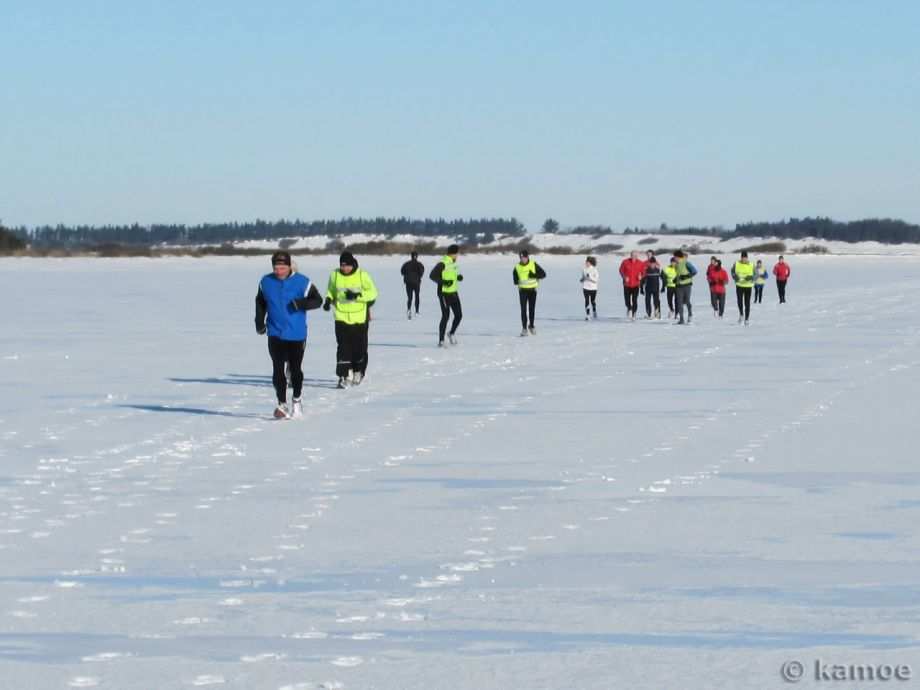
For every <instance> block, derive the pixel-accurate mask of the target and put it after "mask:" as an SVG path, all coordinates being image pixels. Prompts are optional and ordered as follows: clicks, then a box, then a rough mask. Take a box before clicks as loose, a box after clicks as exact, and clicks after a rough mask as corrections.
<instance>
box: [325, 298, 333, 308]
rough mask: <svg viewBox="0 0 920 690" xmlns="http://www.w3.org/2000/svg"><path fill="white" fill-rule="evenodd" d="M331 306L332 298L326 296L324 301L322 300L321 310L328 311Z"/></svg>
mask: <svg viewBox="0 0 920 690" xmlns="http://www.w3.org/2000/svg"><path fill="white" fill-rule="evenodd" d="M331 307H332V300H331V299H330V298H328V297H327V298H326V301H325V302H323V311H329V309H330V308H331Z"/></svg>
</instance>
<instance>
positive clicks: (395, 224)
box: [15, 217, 525, 248]
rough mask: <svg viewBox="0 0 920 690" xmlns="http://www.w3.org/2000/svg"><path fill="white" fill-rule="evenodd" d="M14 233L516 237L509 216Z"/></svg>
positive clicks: (165, 240)
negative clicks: (466, 218)
mask: <svg viewBox="0 0 920 690" xmlns="http://www.w3.org/2000/svg"><path fill="white" fill-rule="evenodd" d="M15 234H16V235H17V236H19V237H20V238H22V239H23V240H24V241H26V242H29V243H30V244H32V246H34V247H63V248H73V247H86V246H93V245H100V244H124V245H138V246H153V245H158V244H170V245H202V244H207V245H214V244H223V243H226V242H236V241H241V240H273V241H274V240H279V241H280V240H283V239H285V238H290V237H317V236H327V237H339V236H342V235H355V234H368V235H383V236H384V237H387V238H392V237H395V236H396V235H414V236H417V237H437V236H438V235H446V236H448V237H454V238H457V239H458V240H463V241H470V242H472V241H477V242H479V243H489V242H492V241H493V240H494V238H495V236H496V235H500V236H513V237H522V236H523V235H524V234H525V230H524V226H523V225H522V224H521V223H520V222H519V221H518V220H517V219H515V218H481V219H468V220H445V219H443V218H437V219H431V218H426V219H424V220H413V219H411V218H405V217H404V218H342V219H340V220H316V221H303V220H299V219H298V220H277V221H266V220H255V221H252V222H230V223H204V224H202V225H149V226H147V225H138V224H137V223H135V224H133V225H103V226H95V225H77V226H70V225H56V226H53V227H52V226H47V225H46V226H41V227H37V228H33V229H31V230H30V229H27V228H17V229H16V230H15Z"/></svg>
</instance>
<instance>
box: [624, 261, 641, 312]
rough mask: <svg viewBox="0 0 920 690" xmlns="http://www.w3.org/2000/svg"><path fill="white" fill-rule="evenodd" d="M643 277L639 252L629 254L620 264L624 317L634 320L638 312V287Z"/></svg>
mask: <svg viewBox="0 0 920 690" xmlns="http://www.w3.org/2000/svg"><path fill="white" fill-rule="evenodd" d="M644 275H645V262H644V261H642V260H641V259H640V258H639V252H630V254H629V258H628V259H623V261H622V263H620V276H622V278H623V299H624V300H625V302H626V316H627V317H629V319H630V320H632V321H635V320H636V312H637V311H638V310H639V286H640V285H641V284H642V278H643V276H644Z"/></svg>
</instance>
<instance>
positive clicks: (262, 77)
mask: <svg viewBox="0 0 920 690" xmlns="http://www.w3.org/2000/svg"><path fill="white" fill-rule="evenodd" d="M267 5H268V6H267V7H260V6H259V5H258V4H256V3H252V2H237V1H236V0H221V1H219V2H209V1H205V2H194V3H192V2H172V1H161V2H156V3H151V2H143V3H141V2H114V1H113V2H92V1H86V2H55V1H51V0H49V1H47V2H41V1H37V2H30V3H26V2H8V1H5V2H0V64H2V75H3V78H2V80H0V161H2V165H0V220H2V221H3V222H4V224H6V225H12V226H19V225H27V226H33V225H38V224H46V223H50V224H54V223H58V222H63V223H69V224H77V223H89V224H105V223H130V222H135V221H136V222H140V223H144V224H146V223H157V222H164V223H170V222H184V223H199V222H208V221H223V220H248V219H254V218H257V217H261V218H266V219H276V218H281V217H285V218H294V217H300V218H303V219H316V218H338V217H342V216H347V215H351V216H377V215H383V216H397V215H408V216H413V217H425V216H444V217H451V218H453V217H481V216H505V217H508V216H515V217H517V218H519V219H521V220H522V221H523V222H524V223H525V224H526V225H527V226H528V227H529V228H530V229H536V228H538V227H539V225H540V224H541V223H542V221H543V219H545V218H546V217H548V216H552V217H554V218H557V219H558V220H559V221H560V222H561V223H562V224H563V225H564V226H570V225H575V224H605V225H611V226H613V227H614V228H622V227H624V226H627V225H630V226H635V225H639V226H656V225H658V224H659V223H662V222H666V223H668V224H670V225H685V224H723V225H726V226H730V225H733V224H734V223H736V222H744V221H747V220H778V219H781V218H786V217H794V216H797V217H801V216H806V215H829V216H831V217H834V218H838V219H840V220H849V219H855V218H863V217H870V216H889V217H899V218H904V219H905V220H908V221H911V222H920V117H918V116H920V87H918V85H917V84H918V75H920V41H918V40H917V27H918V26H920V3H915V2H899V1H896V0H891V1H886V2H883V3H869V2H864V1H858V2H857V1H849V0H833V1H826V2H818V1H809V0H790V1H788V2H770V1H769V0H759V1H757V2H746V1H744V0H737V1H735V2H666V1H661V2H647V3H637V2H612V1H611V2H600V1H598V2H595V1H582V2H578V1H574V2H569V3H560V2H544V1H543V0H530V1H528V2H483V1H480V0H465V1H463V2H438V1H436V0H435V1H432V2H415V1H409V0H388V1H387V2H361V1H355V0H337V1H329V2H326V1H322V2H308V1H303V2H293V1H285V0H280V1H276V2H270V3H267Z"/></svg>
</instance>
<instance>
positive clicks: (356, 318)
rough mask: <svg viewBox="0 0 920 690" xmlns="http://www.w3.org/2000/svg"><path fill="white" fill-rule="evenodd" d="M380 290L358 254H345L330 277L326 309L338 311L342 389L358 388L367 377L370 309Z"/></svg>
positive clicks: (337, 368)
mask: <svg viewBox="0 0 920 690" xmlns="http://www.w3.org/2000/svg"><path fill="white" fill-rule="evenodd" d="M376 300H377V287H376V286H375V285H374V281H373V280H372V279H371V276H370V274H369V273H368V272H367V271H365V270H364V269H362V268H358V261H357V259H355V257H354V254H352V253H351V252H348V251H345V252H342V255H341V256H340V257H339V267H338V268H337V269H335V270H334V271H333V272H332V273H331V274H330V275H329V284H328V286H327V288H326V301H325V302H324V303H323V309H324V310H325V311H329V310H330V309H331V308H333V307H335V342H336V352H335V360H336V364H335V373H336V376H338V377H339V383H338V387H339V388H346V387H348V386H350V385H351V386H357V385H359V384H360V383H361V381H363V380H364V375H365V374H366V373H367V334H368V328H369V326H370V309H369V307H371V306H373V304H374V302H375V301H376Z"/></svg>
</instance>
